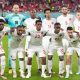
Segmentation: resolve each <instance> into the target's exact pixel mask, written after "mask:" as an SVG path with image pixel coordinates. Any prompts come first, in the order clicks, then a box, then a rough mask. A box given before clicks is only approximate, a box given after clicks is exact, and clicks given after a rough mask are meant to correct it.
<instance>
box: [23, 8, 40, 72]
mask: <svg viewBox="0 0 80 80" xmlns="http://www.w3.org/2000/svg"><path fill="white" fill-rule="evenodd" d="M36 20H37V17H36V11H35V10H34V9H31V10H30V18H28V19H26V20H25V21H24V23H23V24H24V26H26V28H27V29H29V30H30V29H31V30H32V29H34V27H35V21H36ZM29 41H30V37H29V36H26V44H25V51H26V57H25V65H26V68H27V64H26V63H27V48H28V43H29ZM36 55H37V54H36ZM36 58H37V64H38V72H40V71H41V67H40V59H39V56H36Z"/></svg>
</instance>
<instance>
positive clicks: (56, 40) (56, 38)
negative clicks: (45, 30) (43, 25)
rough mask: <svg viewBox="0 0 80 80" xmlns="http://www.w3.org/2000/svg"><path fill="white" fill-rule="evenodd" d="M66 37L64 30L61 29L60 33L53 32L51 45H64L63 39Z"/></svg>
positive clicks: (55, 46)
mask: <svg viewBox="0 0 80 80" xmlns="http://www.w3.org/2000/svg"><path fill="white" fill-rule="evenodd" d="M63 38H64V32H62V31H60V32H59V33H58V34H56V33H54V32H53V33H52V34H51V39H50V45H52V46H53V47H54V48H57V47H62V39H63Z"/></svg>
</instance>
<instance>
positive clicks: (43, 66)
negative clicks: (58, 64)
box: [42, 65, 46, 75]
mask: <svg viewBox="0 0 80 80" xmlns="http://www.w3.org/2000/svg"><path fill="white" fill-rule="evenodd" d="M45 69H46V65H42V75H44V74H45Z"/></svg>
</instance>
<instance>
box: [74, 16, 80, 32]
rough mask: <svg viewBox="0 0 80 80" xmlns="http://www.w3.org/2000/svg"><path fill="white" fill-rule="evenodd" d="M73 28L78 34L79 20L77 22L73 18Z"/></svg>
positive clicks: (79, 30) (79, 28) (79, 29)
mask: <svg viewBox="0 0 80 80" xmlns="http://www.w3.org/2000/svg"><path fill="white" fill-rule="evenodd" d="M73 26H74V28H75V31H77V32H79V33H80V20H78V19H77V18H75V20H74V22H73Z"/></svg>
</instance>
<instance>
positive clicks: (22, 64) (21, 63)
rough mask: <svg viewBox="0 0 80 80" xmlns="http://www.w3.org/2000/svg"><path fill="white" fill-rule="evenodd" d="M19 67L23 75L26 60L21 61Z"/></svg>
mask: <svg viewBox="0 0 80 80" xmlns="http://www.w3.org/2000/svg"><path fill="white" fill-rule="evenodd" d="M19 65H20V72H21V74H23V73H24V60H23V61H19Z"/></svg>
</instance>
